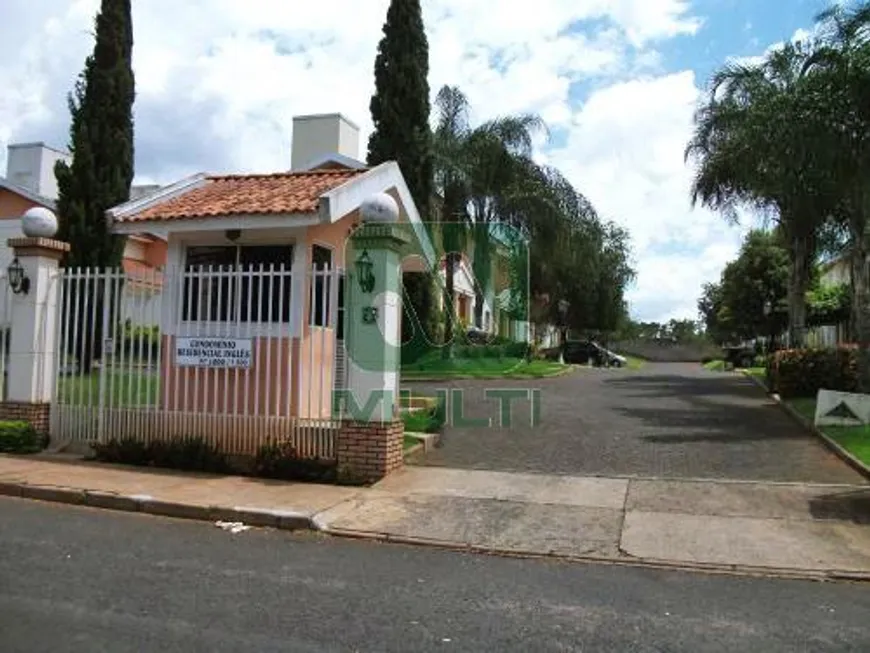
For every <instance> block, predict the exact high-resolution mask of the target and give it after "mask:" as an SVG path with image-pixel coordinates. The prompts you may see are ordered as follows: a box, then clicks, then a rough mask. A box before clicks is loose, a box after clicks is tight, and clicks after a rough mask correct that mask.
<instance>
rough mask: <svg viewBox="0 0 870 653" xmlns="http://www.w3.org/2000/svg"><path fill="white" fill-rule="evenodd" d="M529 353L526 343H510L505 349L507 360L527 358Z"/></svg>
mask: <svg viewBox="0 0 870 653" xmlns="http://www.w3.org/2000/svg"><path fill="white" fill-rule="evenodd" d="M528 353H529V345H528V343H525V342H509V343H507V344H506V345H505V348H504V355H505V357H507V358H525V357H526V356H527V355H528Z"/></svg>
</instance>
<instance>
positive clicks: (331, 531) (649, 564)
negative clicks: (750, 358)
mask: <svg viewBox="0 0 870 653" xmlns="http://www.w3.org/2000/svg"><path fill="white" fill-rule="evenodd" d="M315 525H317V523H316V521H315ZM317 526H319V528H318V530H319V531H320V532H321V533H323V534H324V535H330V536H332V537H342V538H347V539H356V540H368V541H373V542H383V543H387V544H401V545H406V546H425V547H430V548H436V549H442V550H445V551H456V552H459V553H474V554H478V555H490V556H494V557H500V558H515V559H521V560H550V561H553V562H568V563H586V564H605V565H612V566H619V567H638V568H645V569H660V570H662V571H682V572H687V573H706V574H715V575H727V576H741V577H746V576H752V577H758V578H776V579H790V580H811V581H817V582H823V581H851V582H861V583H865V582H866V583H870V572H861V571H848V570H836V569H831V570H818V571H816V570H796V569H788V568H780V567H758V566H751V565H736V564H732V565H726V564H715V563H697V562H696V563H691V562H673V561H670V560H659V559H655V558H633V557H623V558H614V557H608V556H595V555H574V554H567V553H555V552H550V553H534V552H531V551H518V550H513V549H499V548H495V547H487V546H483V545H480V544H467V543H457V542H448V541H444V540H434V539H430V538H423V537H410V536H405V535H393V534H390V533H381V532H374V531H355V530H349V529H342V528H330V527H328V526H325V525H317Z"/></svg>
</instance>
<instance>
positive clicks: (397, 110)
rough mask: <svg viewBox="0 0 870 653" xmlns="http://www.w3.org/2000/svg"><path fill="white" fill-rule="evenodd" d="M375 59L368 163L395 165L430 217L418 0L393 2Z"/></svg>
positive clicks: (425, 60)
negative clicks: (391, 161) (392, 162)
mask: <svg viewBox="0 0 870 653" xmlns="http://www.w3.org/2000/svg"><path fill="white" fill-rule="evenodd" d="M383 31H384V36H383V38H382V39H381V42H380V45H379V46H378V55H377V58H376V59H375V94H374V95H373V96H372V100H371V103H370V105H369V108H370V110H371V114H372V123H374V132H372V135H371V136H370V137H369V150H368V164H369V165H371V166H374V165H378V164H379V163H383V162H384V161H390V160H394V161H396V162H398V164H399V167H400V168H401V169H402V175H403V176H404V177H405V181H406V182H407V183H408V188H409V189H410V191H411V195H412V196H413V197H414V202H415V203H416V205H417V209H418V210H419V211H420V215H421V216H423V219H424V220H426V219H428V217H429V204H430V201H431V196H432V187H433V179H432V174H433V161H432V136H431V130H430V129H429V111H430V106H429V42H428V40H427V39H426V30H425V29H424V27H423V12H422V10H421V9H420V1H419V0H392V2H390V8H389V10H388V11H387V20H386V22H385V23H384V30H383Z"/></svg>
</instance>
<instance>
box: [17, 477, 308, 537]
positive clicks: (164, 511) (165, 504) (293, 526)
mask: <svg viewBox="0 0 870 653" xmlns="http://www.w3.org/2000/svg"><path fill="white" fill-rule="evenodd" d="M0 495H2V496H8V497H16V498H21V499H35V500H38V501H47V502H51V503H64V504H68V505H69V504H72V505H79V506H84V507H86V508H99V509H104V510H115V511H119V512H139V513H143V514H147V515H154V516H159V517H172V518H174V519H189V520H195V521H208V522H215V521H231V522H243V523H245V524H248V525H250V526H258V527H265V528H277V529H280V530H288V531H297V530H318V529H317V527H316V525H315V523H314V520H313V518H312V517H309V516H308V515H305V514H303V513H299V512H293V511H280V510H268V509H263V508H246V507H233V508H230V507H226V506H204V505H196V504H187V503H177V502H174V501H162V500H159V499H154V498H153V497H150V496H142V495H125V494H116V493H114V492H104V491H101V490H83V489H81V488H70V487H62V486H55V485H32V484H29V483H14V482H8V481H4V482H0Z"/></svg>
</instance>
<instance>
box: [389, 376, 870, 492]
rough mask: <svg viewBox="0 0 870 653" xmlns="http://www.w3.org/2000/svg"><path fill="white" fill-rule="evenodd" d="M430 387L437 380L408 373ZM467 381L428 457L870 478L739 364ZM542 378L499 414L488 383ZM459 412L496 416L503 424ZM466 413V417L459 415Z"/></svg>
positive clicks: (779, 477) (558, 469) (661, 472)
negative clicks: (508, 412) (531, 393)
mask: <svg viewBox="0 0 870 653" xmlns="http://www.w3.org/2000/svg"><path fill="white" fill-rule="evenodd" d="M403 385H407V386H409V387H412V386H414V385H417V386H421V387H422V388H424V389H425V390H429V391H432V390H434V389H437V388H438V387H439V384H433V383H428V384H424V383H422V382H421V383H418V384H411V383H406V384H403ZM442 385H444V386H451V387H453V388H456V389H461V390H462V392H463V393H464V396H462V397H461V400H460V401H458V402H457V401H454V406H453V409H452V410H456V409H457V407H459V409H460V411H461V412H460V413H459V418H457V416H456V414H455V413H454V414H453V419H452V420H451V423H450V424H449V425H448V426H447V428H446V429H445V432H444V434H443V437H442V443H441V446H440V447H439V448H437V449H435V450H434V451H433V452H431V453H427V454H426V455H425V456H424V457H422V459H421V461H420V462H421V464H424V465H438V466H446V467H453V468H466V469H469V468H470V469H489V470H497V471H521V472H542V473H547V474H572V475H580V476H584V475H603V476H652V477H660V478H709V479H734V480H757V481H790V482H817V483H850V484H860V483H865V482H866V480H865V479H863V478H862V477H861V476H860V475H859V474H858V473H857V472H856V471H854V470H853V469H852V468H851V467H849V466H848V465H846V464H845V463H844V462H843V461H841V460H840V459H839V458H837V456H835V455H834V454H833V453H831V452H830V451H829V450H828V449H826V448H825V447H824V446H823V445H822V443H821V442H820V441H819V440H818V439H817V438H816V437H814V436H813V435H811V434H810V433H808V432H807V431H806V430H805V429H803V428H802V427H801V426H799V425H798V424H796V423H795V422H794V421H793V420H792V419H791V418H790V417H788V415H786V413H785V412H784V411H783V410H782V409H781V408H780V407H778V406H776V405H775V404H774V402H773V401H772V400H770V399H768V398H767V397H766V396H765V394H764V393H763V392H762V391H761V390H759V388H758V387H757V386H756V385H755V384H754V383H752V381H750V380H749V379H746V378H745V377H743V376H742V375H740V374H734V373H723V372H709V371H706V370H704V369H703V368H702V367H701V366H700V365H698V364H695V363H649V364H647V365H646V366H645V367H644V368H643V369H641V370H637V371H635V370H625V369H622V370H601V369H580V370H577V371H575V372H574V373H573V374H569V375H568V376H563V377H557V378H551V379H535V380H531V381H481V380H477V381H454V382H452V383H445V384H442ZM505 388H514V389H523V388H528V389H537V390H539V392H540V395H539V396H540V410H539V417H538V418H537V419H536V420H535V421H534V423H533V420H532V419H531V415H532V413H531V410H530V407H531V402H530V401H524V400H517V401H516V403H515V404H514V407H513V408H514V410H513V420H512V422H511V424H510V425H509V426H507V427H505V428H498V426H499V423H500V410H499V403H498V401H496V400H495V399H487V398H486V396H485V392H486V390H487V389H505ZM462 418H465V419H466V420H467V419H469V418H470V419H481V418H482V419H484V420H486V419H491V420H492V422H493V424H494V425H495V427H493V428H490V427H480V426H468V425H466V424H467V421H466V423H465V424H463V422H462ZM457 424H458V425H457Z"/></svg>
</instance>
